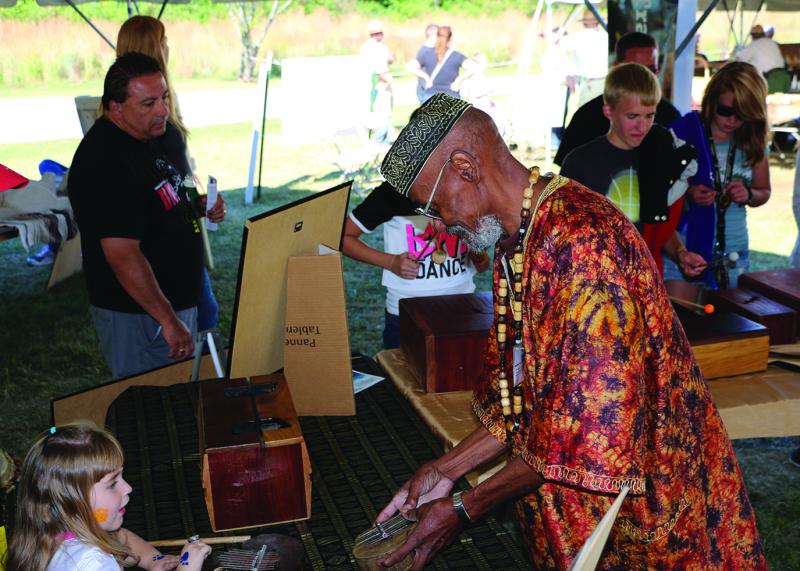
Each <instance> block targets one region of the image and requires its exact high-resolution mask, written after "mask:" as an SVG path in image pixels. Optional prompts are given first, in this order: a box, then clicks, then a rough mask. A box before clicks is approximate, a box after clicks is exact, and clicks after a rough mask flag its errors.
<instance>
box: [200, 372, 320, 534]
mask: <svg viewBox="0 0 800 571" xmlns="http://www.w3.org/2000/svg"><path fill="white" fill-rule="evenodd" d="M198 417H199V419H200V451H201V454H202V461H203V490H204V494H205V499H206V507H207V508H208V515H209V519H210V520H211V528H212V529H213V530H214V531H222V530H230V529H242V528H247V527H257V526H263V525H270V524H274V523H283V522H288V521H296V520H301V519H307V518H308V517H310V515H311V463H310V460H309V457H308V451H307V450H306V444H305V441H304V440H303V434H302V432H301V430H300V423H299V422H298V419H297V414H295V409H294V405H293V404H292V397H291V394H290V393H289V387H288V386H287V385H286V379H284V378H283V375H281V374H275V375H264V376H259V377H252V378H250V379H231V380H227V379H222V380H216V381H204V382H202V383H201V384H200V414H199V415H198Z"/></svg>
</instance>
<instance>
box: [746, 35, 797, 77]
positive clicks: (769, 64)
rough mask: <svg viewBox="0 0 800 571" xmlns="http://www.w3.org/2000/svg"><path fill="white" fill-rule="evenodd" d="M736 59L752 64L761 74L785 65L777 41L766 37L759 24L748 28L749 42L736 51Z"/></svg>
mask: <svg viewBox="0 0 800 571" xmlns="http://www.w3.org/2000/svg"><path fill="white" fill-rule="evenodd" d="M773 33H774V30H773ZM736 61H743V62H745V63H749V64H752V65H753V66H754V67H755V68H756V69H757V70H758V71H760V72H761V73H762V74H763V75H766V74H767V73H768V72H769V71H772V70H773V69H780V68H783V67H785V66H786V62H785V61H784V59H783V54H782V53H781V47H780V46H779V45H778V42H776V41H775V40H773V39H772V37H771V36H769V37H768V36H767V35H766V34H765V33H764V28H762V27H761V25H760V24H756V25H755V26H753V29H752V30H750V43H749V44H747V45H746V46H745V47H743V48H742V49H741V50H739V51H738V52H737V53H736Z"/></svg>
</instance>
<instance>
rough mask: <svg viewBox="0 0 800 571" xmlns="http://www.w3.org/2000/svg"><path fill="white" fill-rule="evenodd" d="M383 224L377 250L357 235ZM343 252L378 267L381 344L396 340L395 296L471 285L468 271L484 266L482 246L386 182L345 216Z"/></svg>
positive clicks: (385, 345) (453, 291)
mask: <svg viewBox="0 0 800 571" xmlns="http://www.w3.org/2000/svg"><path fill="white" fill-rule="evenodd" d="M381 224H382V225H383V248H384V251H383V252H381V251H379V250H376V249H375V248H372V247H370V246H369V245H367V244H366V243H364V242H363V241H362V240H361V235H362V234H364V233H367V234H368V233H370V232H372V231H373V230H375V229H376V228H377V227H378V226H380V225H381ZM342 252H343V253H344V254H345V255H346V256H349V257H351V258H353V259H354V260H359V261H361V262H364V263H367V264H372V265H373V266H377V267H379V268H383V277H382V279H381V283H382V284H383V286H384V287H385V288H386V309H385V312H384V320H385V321H384V328H383V348H384V349H394V348H397V347H399V346H400V306H399V305H400V300H401V299H405V298H409V297H426V296H432V295H448V294H456V293H472V292H473V291H475V283H474V282H473V276H474V275H475V272H476V271H479V272H482V271H485V270H486V268H488V267H489V257H488V255H487V254H486V253H485V252H469V251H468V249H467V245H466V244H465V243H464V242H462V241H460V240H459V239H458V238H457V237H455V236H451V235H449V234H447V233H446V232H443V231H442V230H441V229H440V228H437V227H436V226H435V225H434V224H431V223H430V221H429V220H427V219H426V218H425V217H424V216H420V215H418V213H417V212H416V208H415V206H414V204H412V203H411V201H409V200H408V199H407V198H405V197H404V196H400V195H399V194H397V192H395V191H394V189H392V187H391V186H390V185H389V184H388V183H385V182H384V183H383V184H381V185H380V186H378V187H377V188H375V189H374V190H373V191H372V192H371V193H370V194H369V195H368V196H367V197H366V198H365V199H364V202H362V203H361V204H359V205H358V206H356V207H355V208H354V209H353V211H352V212H351V213H350V215H349V216H348V217H347V219H346V220H345V226H344V236H343V238H342Z"/></svg>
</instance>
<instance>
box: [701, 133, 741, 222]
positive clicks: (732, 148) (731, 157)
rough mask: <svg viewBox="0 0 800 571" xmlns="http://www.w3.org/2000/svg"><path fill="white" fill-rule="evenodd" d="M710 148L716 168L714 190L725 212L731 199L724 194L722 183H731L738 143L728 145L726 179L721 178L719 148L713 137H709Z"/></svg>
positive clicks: (718, 202)
mask: <svg viewBox="0 0 800 571" xmlns="http://www.w3.org/2000/svg"><path fill="white" fill-rule="evenodd" d="M708 146H709V147H710V148H711V162H712V166H713V167H714V187H715V188H714V190H716V191H717V206H719V207H720V208H721V209H722V210H723V211H724V210H725V209H726V208H728V206H729V205H730V203H731V199H730V198H729V197H728V196H726V195H725V194H724V193H723V192H722V191H723V186H722V183H723V182H724V183H725V184H727V183H729V182H730V180H731V176H732V175H733V163H734V161H735V160H736V142H735V141H733V140H732V139H731V141H730V143H728V158H727V161H726V165H725V178H724V179H721V178H720V172H719V159H718V158H717V146H716V145H715V144H714V138H713V137H712V136H711V135H709V137H708Z"/></svg>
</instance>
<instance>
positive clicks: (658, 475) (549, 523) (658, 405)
mask: <svg viewBox="0 0 800 571" xmlns="http://www.w3.org/2000/svg"><path fill="white" fill-rule="evenodd" d="M556 180H557V181H559V182H560V183H562V184H563V185H564V186H563V188H560V189H559V190H558V191H557V192H556V194H554V195H553V196H552V197H551V198H549V199H548V200H546V201H545V203H544V205H543V206H542V207H541V209H540V211H539V213H538V214H537V215H536V217H535V219H534V221H533V226H532V228H531V229H530V231H529V239H528V242H527V245H526V248H525V258H524V266H523V272H522V275H523V330H522V339H523V347H524V349H525V360H524V366H523V379H522V385H521V386H522V389H523V394H524V406H523V412H522V414H521V415H520V416H521V419H520V420H521V429H520V431H519V432H518V433H516V434H515V435H514V436H513V437H512V438H511V441H510V442H509V441H508V436H507V434H506V430H505V419H504V417H503V414H502V406H501V404H500V387H499V382H498V378H497V367H498V363H499V353H498V347H497V336H496V333H495V328H494V327H493V328H492V330H491V332H490V334H489V340H488V351H487V357H486V367H485V369H484V373H483V377H482V380H481V382H480V383H479V385H478V387H477V388H476V390H475V393H474V397H473V408H474V410H475V413H476V414H477V416H478V418H479V419H480V421H481V422H482V423H483V424H484V426H485V427H486V428H487V429H488V430H489V431H490V432H491V433H492V435H494V436H495V437H496V438H497V439H498V440H500V441H501V442H505V443H506V444H507V446H508V448H509V453H510V454H511V455H512V456H518V457H521V458H522V459H523V460H525V462H526V463H527V464H528V465H529V466H530V467H531V469H532V470H534V471H535V472H537V473H538V474H540V475H541V476H542V477H543V478H544V480H545V483H544V484H543V485H542V486H540V487H539V488H538V489H537V490H536V491H534V492H533V493H531V494H529V495H527V496H525V497H524V498H522V499H520V500H519V501H518V502H517V513H518V516H519V519H520V525H521V529H522V530H523V536H524V538H525V541H526V544H527V547H528V550H529V552H530V555H531V558H532V560H533V562H534V565H535V567H536V568H543V569H553V568H556V569H565V568H567V567H569V565H570V563H571V562H572V560H573V558H574V557H575V555H576V554H577V552H578V550H579V549H580V548H581V546H582V545H583V543H584V542H585V541H586V540H587V538H588V537H589V535H590V534H591V532H592V530H593V529H594V528H595V526H596V525H597V524H598V522H599V521H600V518H601V517H602V516H603V515H604V514H605V513H606V511H608V509H609V507H610V506H611V503H612V502H613V500H614V497H615V496H616V494H617V493H618V492H619V490H620V488H621V487H622V486H623V485H627V486H630V493H629V495H628V498H626V500H625V501H624V503H623V504H622V509H621V511H620V514H619V517H618V518H617V520H616V523H615V524H614V528H613V530H612V532H611V536H610V538H609V541H608V544H607V547H606V550H605V551H604V554H603V557H602V558H601V560H600V563H599V565H598V567H597V568H598V569H606V570H608V569H702V570H706V569H748V570H759V569H766V567H767V564H766V559H765V557H764V551H763V549H762V546H761V542H760V539H759V535H758V531H757V529H756V521H755V516H754V514H753V510H752V507H751V506H750V502H749V499H748V497H747V490H746V488H745V485H744V481H743V479H742V474H741V471H740V469H739V465H738V463H737V461H736V457H735V455H734V453H733V448H732V446H731V442H730V440H729V439H728V436H727V434H726V432H725V429H724V427H723V425H722V419H721V418H720V416H719V413H718V412H717V409H716V407H715V406H714V403H713V402H712V399H711V395H710V393H709V391H708V387H707V386H706V384H705V382H704V380H703V378H702V376H701V374H700V369H699V368H698V366H697V363H696V361H695V359H694V356H693V353H692V350H691V348H690V346H689V342H688V340H687V339H686V335H685V334H684V332H683V329H682V327H681V325H680V322H679V321H678V320H677V317H676V316H675V313H674V311H673V309H672V306H671V304H670V302H669V298H668V296H667V293H666V291H665V290H664V287H663V284H662V281H661V279H660V276H659V275H658V272H657V270H656V267H655V265H654V264H653V262H652V258H651V256H650V255H649V254H648V253H647V251H646V248H645V244H644V242H643V241H642V239H641V237H640V235H639V233H638V232H637V231H636V228H635V227H634V226H633V225H632V224H631V223H630V222H629V221H628V220H627V219H625V217H624V215H623V214H622V213H621V212H619V211H618V210H617V209H616V208H614V207H613V205H612V204H611V203H610V202H608V201H607V200H606V199H604V198H603V197H601V196H600V195H598V194H597V193H594V192H591V191H589V190H588V189H586V188H585V187H583V186H580V185H578V184H577V183H574V182H572V181H568V180H567V179H563V178H560V177H559V178H557V179H556ZM495 260H496V262H495V272H494V288H495V300H496V299H497V297H496V290H497V287H498V281H499V279H500V276H501V275H502V272H503V271H502V266H501V264H502V256H501V255H500V253H499V252H498V254H497V255H496V256H495ZM496 319H497V316H495V320H496ZM508 328H509V330H510V331H509V339H510V338H512V335H513V331H511V330H513V322H512V323H511V324H508ZM509 345H510V344H509ZM506 363H507V364H509V370H508V371H506V374H507V375H508V377H509V378H511V377H512V371H511V370H510V367H511V363H513V357H512V355H511V349H510V348H509V349H508V354H507V356H506Z"/></svg>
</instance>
